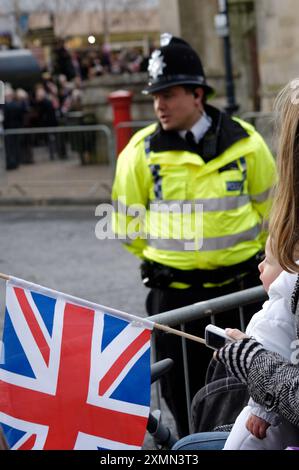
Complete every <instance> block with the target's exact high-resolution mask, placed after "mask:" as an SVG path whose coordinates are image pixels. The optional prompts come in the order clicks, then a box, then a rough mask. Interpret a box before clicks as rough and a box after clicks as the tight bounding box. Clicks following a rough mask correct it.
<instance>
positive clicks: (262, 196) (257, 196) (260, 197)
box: [251, 189, 271, 202]
mask: <svg viewBox="0 0 299 470" xmlns="http://www.w3.org/2000/svg"><path fill="white" fill-rule="evenodd" d="M270 193H271V189H267V191H264V192H263V193H260V194H255V195H254V196H253V195H251V199H252V201H253V202H265V201H267V199H269V196H270Z"/></svg>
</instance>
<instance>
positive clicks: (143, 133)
mask: <svg viewBox="0 0 299 470" xmlns="http://www.w3.org/2000/svg"><path fill="white" fill-rule="evenodd" d="M156 127H157V123H153V124H150V125H149V126H147V127H144V128H143V129H141V130H140V131H138V132H136V134H134V135H133V137H132V139H131V144H132V145H133V146H136V145H138V144H139V142H141V141H142V140H144V139H145V137H147V136H148V135H150V134H152V133H153V132H154V131H155V130H156Z"/></svg>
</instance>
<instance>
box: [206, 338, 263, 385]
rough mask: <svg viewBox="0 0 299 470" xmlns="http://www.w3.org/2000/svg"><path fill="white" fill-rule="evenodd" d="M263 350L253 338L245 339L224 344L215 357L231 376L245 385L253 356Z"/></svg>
mask: <svg viewBox="0 0 299 470" xmlns="http://www.w3.org/2000/svg"><path fill="white" fill-rule="evenodd" d="M264 350H265V349H264V348H263V346H262V345H261V344H260V343H258V342H257V341H256V340H255V339H254V338H246V339H242V340H240V341H235V342H233V343H228V344H226V345H225V346H224V347H223V348H221V349H219V350H218V351H217V352H216V356H215V357H216V360H217V361H218V362H221V364H223V365H224V366H225V367H226V368H227V369H228V370H229V372H230V373H231V374H232V375H234V376H235V377H236V378H237V379H239V380H240V381H241V382H243V383H245V384H246V383H247V376H248V372H249V368H250V365H251V362H252V360H253V358H254V356H255V355H256V354H257V353H258V352H260V351H264Z"/></svg>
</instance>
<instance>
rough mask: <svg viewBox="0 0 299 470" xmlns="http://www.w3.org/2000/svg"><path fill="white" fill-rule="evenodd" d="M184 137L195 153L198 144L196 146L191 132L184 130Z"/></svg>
mask: <svg viewBox="0 0 299 470" xmlns="http://www.w3.org/2000/svg"><path fill="white" fill-rule="evenodd" d="M185 139H186V142H188V144H189V145H190V147H191V148H192V150H194V151H195V152H196V153H197V151H198V146H197V143H196V142H195V137H194V134H193V132H191V131H187V132H186V136H185Z"/></svg>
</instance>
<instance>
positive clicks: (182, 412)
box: [146, 270, 261, 437]
mask: <svg viewBox="0 0 299 470" xmlns="http://www.w3.org/2000/svg"><path fill="white" fill-rule="evenodd" d="M258 285H260V281H259V273H258V271H257V270H256V272H254V273H250V274H249V275H247V276H246V277H245V278H244V279H242V280H241V281H235V282H233V283H231V284H228V285H226V286H222V287H217V288H212V289H210V288H189V289H172V288H167V289H157V288H154V289H151V290H150V292H149V294H148V297H147V300H146V309H147V312H148V314H149V315H155V314H157V313H162V312H165V311H168V310H173V309H175V308H180V307H185V306H186V305H191V304H193V303H195V302H200V301H202V300H208V299H212V298H214V297H219V296H221V295H226V294H230V293H232V292H237V291H240V290H243V289H247V288H249V287H254V286H258ZM260 308H261V304H260V303H258V304H251V305H249V306H246V307H244V315H245V323H246V325H247V323H248V322H249V320H250V318H251V317H252V315H253V314H254V313H255V312H257V311H258V310H260ZM209 323H210V319H209V317H207V318H205V319H202V320H196V321H192V322H189V323H186V325H185V330H186V332H188V333H191V334H194V335H196V336H201V337H204V329H205V326H206V325H207V324H209ZM216 324H217V326H220V327H222V328H225V327H233V328H240V326H241V325H240V322H239V310H238V309H235V310H230V311H227V312H223V313H222V314H221V313H219V314H218V315H216ZM155 336H156V348H157V360H161V359H165V358H167V357H170V358H171V359H173V360H174V366H173V367H172V369H171V370H170V371H169V372H168V373H167V374H166V375H165V376H164V377H163V378H162V379H161V390H162V396H163V397H164V399H165V401H166V403H167V405H168V407H169V409H170V411H171V412H172V414H173V416H174V418H175V421H176V425H177V431H178V434H179V437H183V436H186V435H187V434H189V428H188V415H187V404H186V392H185V379H184V370H183V359H182V341H181V338H180V337H178V336H175V335H172V334H167V333H164V332H161V331H156V332H155ZM186 346H187V354H188V369H189V381H190V395H191V400H192V398H193V396H194V395H195V393H196V392H197V391H198V390H199V389H200V388H201V387H203V386H204V385H205V376H206V371H207V367H208V365H209V362H210V360H211V358H212V355H213V351H212V349H210V348H207V347H205V346H204V345H201V344H199V343H196V342H195V341H191V340H187V341H186Z"/></svg>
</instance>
